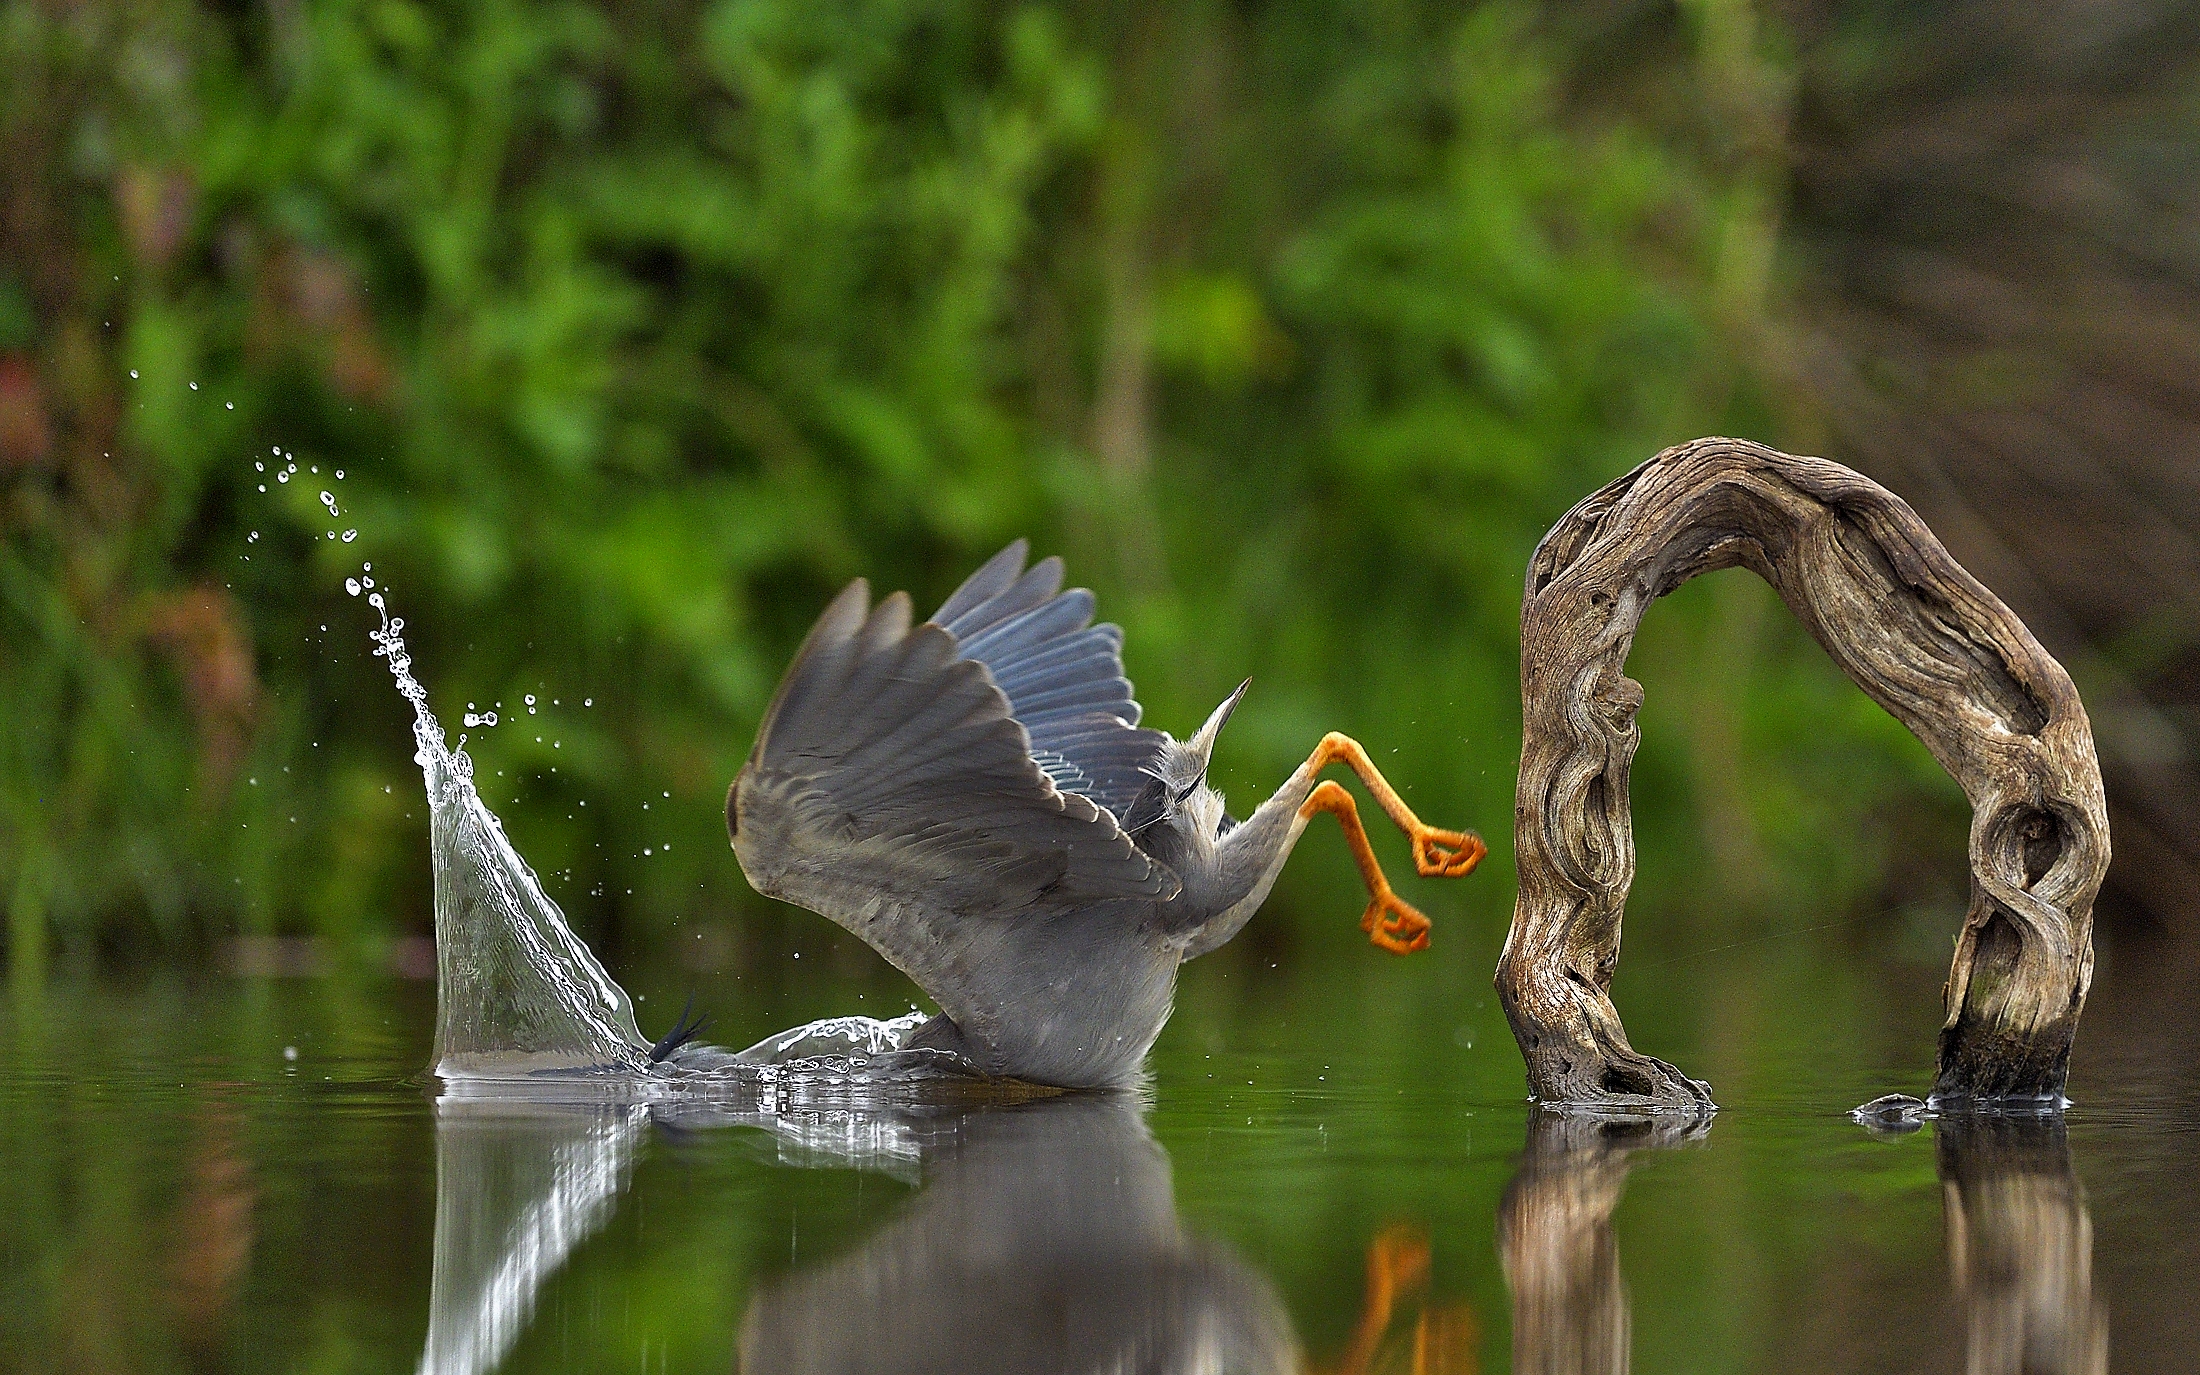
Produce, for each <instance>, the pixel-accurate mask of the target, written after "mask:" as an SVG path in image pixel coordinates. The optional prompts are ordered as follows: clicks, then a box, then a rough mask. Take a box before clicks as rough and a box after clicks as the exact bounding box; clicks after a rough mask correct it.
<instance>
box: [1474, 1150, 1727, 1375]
mask: <svg viewBox="0 0 2200 1375" xmlns="http://www.w3.org/2000/svg"><path fill="white" fill-rule="evenodd" d="M1710 1129H1711V1120H1710V1119H1709V1118H1680V1117H1651V1118H1640V1119H1634V1120H1623V1119H1613V1118H1599V1117H1583V1116H1573V1115H1569V1114H1564V1113H1556V1112H1551V1111H1548V1110H1546V1109H1542V1108H1537V1109H1534V1110H1533V1113H1532V1115H1531V1116H1530V1117H1529V1119H1528V1142H1527V1146H1526V1149H1525V1150H1524V1152H1523V1154H1522V1156H1521V1160H1520V1169H1519V1171H1518V1172H1517V1173H1516V1174H1514V1175H1513V1179H1512V1183H1511V1184H1509V1185H1507V1186H1506V1189H1505V1197H1504V1200H1503V1201H1502V1202H1500V1203H1499V1204H1498V1209H1497V1249H1498V1252H1499V1254H1500V1255H1501V1256H1502V1258H1503V1260H1504V1264H1505V1282H1506V1284H1507V1285H1508V1286H1509V1287H1510V1288H1511V1289H1512V1301H1513V1366H1512V1368H1513V1370H1514V1371H1515V1372H1516V1375H1523V1373H1524V1372H1531V1371H1549V1372H1553V1375H1560V1373H1561V1372H1563V1375H1588V1373H1589V1372H1597V1375H1604V1373H1605V1372H1621V1371H1625V1370H1626V1369H1627V1368H1628V1361H1629V1359H1630V1333H1631V1330H1632V1328H1631V1320H1630V1316H1629V1312H1628V1307H1627V1281H1626V1279H1625V1278H1623V1277H1622V1276H1621V1274H1620V1268H1619V1242H1618V1239H1617V1238H1615V1237H1614V1236H1613V1234H1612V1210H1613V1209H1615V1208H1617V1207H1618V1206H1619V1199H1620V1194H1621V1193H1623V1192H1624V1191H1625V1190H1626V1187H1627V1175H1628V1172H1629V1171H1630V1170H1632V1169H1633V1168H1634V1154H1635V1152H1636V1151H1637V1150H1639V1149H1643V1148H1645V1147H1653V1148H1654V1147H1665V1146H1675V1145H1680V1144H1682V1143H1684V1142H1689V1141H1695V1140H1699V1139H1701V1138H1702V1137H1703V1136H1704V1134H1705V1133H1706V1132H1708V1131H1709V1130H1710Z"/></svg>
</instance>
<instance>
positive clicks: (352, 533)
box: [344, 530, 359, 544]
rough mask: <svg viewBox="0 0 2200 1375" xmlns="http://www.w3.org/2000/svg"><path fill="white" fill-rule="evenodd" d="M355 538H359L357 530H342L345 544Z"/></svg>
mask: <svg viewBox="0 0 2200 1375" xmlns="http://www.w3.org/2000/svg"><path fill="white" fill-rule="evenodd" d="M357 538H359V532H358V531H357V530H346V531H345V532H344V543H346V544H349V543H351V542H352V541H353V540H355V539H357Z"/></svg>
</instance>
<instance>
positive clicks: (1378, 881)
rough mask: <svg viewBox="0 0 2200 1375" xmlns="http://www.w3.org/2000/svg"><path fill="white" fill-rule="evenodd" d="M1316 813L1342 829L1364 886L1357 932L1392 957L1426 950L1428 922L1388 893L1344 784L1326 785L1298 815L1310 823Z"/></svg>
mask: <svg viewBox="0 0 2200 1375" xmlns="http://www.w3.org/2000/svg"><path fill="white" fill-rule="evenodd" d="M1316 812H1330V813H1332V814H1334V815H1335V816H1336V818H1337V824H1338V825H1340V826H1342V827H1344V839H1345V844H1347V845H1350V846H1351V847H1352V859H1353V862H1354V863H1356V864H1358V865H1359V866H1360V877H1361V878H1362V879H1363V880H1365V881H1366V883H1367V894H1368V904H1367V912H1366V914H1365V915H1363V916H1362V917H1361V918H1360V929H1361V930H1362V931H1365V932H1367V937H1368V939H1369V940H1370V941H1372V942H1373V943H1374V944H1376V945H1379V946H1381V947H1382V948H1383V949H1385V950H1388V951H1389V952H1390V953H1391V954H1393V955H1410V954H1412V953H1413V952H1414V951H1416V950H1425V949H1427V948H1428V928H1429V920H1428V918H1427V917H1424V916H1422V915H1421V914H1420V912H1419V911H1418V910H1416V909H1415V908H1414V906H1413V905H1412V904H1411V903H1409V902H1407V901H1406V900H1405V899H1404V898H1401V897H1399V896H1398V895H1397V894H1396V893H1395V892H1393V891H1391V887H1390V880H1389V879H1387V878H1384V877H1383V866H1382V865H1380V864H1378V863H1376V862H1375V850H1374V847H1373V846H1371V845H1369V844H1368V843H1367V828H1366V827H1364V826H1362V825H1361V824H1360V809H1359V807H1358V805H1357V804H1355V803H1354V802H1353V801H1352V794H1350V793H1348V792H1346V791H1345V790H1344V787H1343V785H1341V784H1339V783H1335V782H1325V783H1323V784H1321V785H1320V786H1318V787H1316V788H1315V789H1314V791H1313V792H1311V793H1308V794H1307V796H1306V801H1304V802H1302V803H1300V804H1299V815H1300V816H1302V817H1305V818H1306V819H1308V820H1312V819H1313V816H1314V814H1315V813H1316Z"/></svg>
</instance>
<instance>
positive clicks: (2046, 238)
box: [1760, 0, 2200, 940]
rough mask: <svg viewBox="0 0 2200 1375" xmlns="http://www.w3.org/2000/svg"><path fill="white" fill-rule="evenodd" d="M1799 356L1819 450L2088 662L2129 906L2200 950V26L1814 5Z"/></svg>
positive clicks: (1799, 19)
mask: <svg viewBox="0 0 2200 1375" xmlns="http://www.w3.org/2000/svg"><path fill="white" fill-rule="evenodd" d="M1783 18H1784V19H1785V20H1786V21H1787V23H1788V25H1789V26H1790V27H1791V29H1792V33H1793V39H1794V42H1795V45H1796V52H1797V55H1798V70H1797V73H1796V88H1795V93H1794V103H1793V113H1792V116H1791V119H1790V123H1789V132H1788V144H1789V147H1788V150H1787V152H1788V159H1789V165H1790V170H1791V175H1792V187H1793V189H1792V197H1791V201H1790V204H1789V208H1788V212H1787V219H1786V226H1787V228H1786V237H1787V243H1786V244H1785V246H1784V248H1783V252H1784V253H1785V255H1786V256H1787V257H1788V258H1789V259H1790V260H1791V265H1792V268H1793V273H1792V275H1793V277H1794V279H1795V281H1796V286H1797V290H1796V292H1795V299H1794V302H1793V309H1792V314H1791V319H1790V321H1789V322H1788V325H1787V327H1786V329H1785V330H1784V335H1783V337H1782V338H1781V339H1780V340H1779V341H1778V342H1777V343H1774V344H1772V345H1770V346H1768V347H1767V348H1766V349H1764V350H1763V351H1762V352H1761V355H1760V356H1761V357H1762V358H1763V359H1765V360H1766V361H1767V362H1769V363H1771V364H1772V365H1773V366H1774V367H1775V368H1777V367H1780V366H1781V365H1782V364H1784V365H1785V367H1786V368H1787V369H1788V371H1789V373H1790V377H1791V379H1792V381H1793V383H1794V384H1795V391H1796V393H1797V395H1798V397H1799V398H1800V399H1801V400H1802V401H1803V403H1804V406H1805V408H1806V409H1807V410H1809V411H1811V412H1813V413H1814V414H1813V415H1812V417H1811V418H1812V421H1813V422H1814V423H1816V424H1819V425H1822V426H1823V427H1824V429H1825V430H1826V431H1827V433H1826V434H1825V436H1824V438H1823V439H1822V440H1821V441H1820V446H1821V447H1820V448H1819V449H1818V451H1819V452H1823V453H1825V454H1826V455H1827V456H1828V457H1832V458H1838V459H1841V460H1843V461H1844V462H1848V463H1850V464H1852V465H1853V466H1855V467H1857V468H1859V469H1862V470H1863V471H1864V472H1866V473H1869V474H1870V475H1871V476H1873V477H1875V478H1877V479H1878V480H1880V481H1881V482H1883V483H1886V484H1887V485H1888V486H1890V487H1892V488H1893V489H1894V490H1896V491H1898V492H1900V493H1902V494H1903V496H1904V497H1906V498H1907V499H1908V500H1909V501H1910V503H1911V504H1912V505H1913V506H1915V507H1916V508H1917V511H1918V514H1920V515H1922V516H1923V517H1924V518H1925V519H1926V521H1927V522H1929V523H1930V524H1931V525H1932V527H1933V529H1934V530H1935V531H1936V532H1937V533H1938V534H1939V535H1940V536H1941V538H1942V539H1943V540H1945V541H1946V543H1947V545H1948V548H1949V549H1950V550H1951V551H1952V552H1953V553H1954V554H1955V555H1956V557H1957V558H1958V559H1960V560H1961V561H1962V562H1963V564H1964V566H1965V567H1967V568H1969V569H1970V570H1971V571H1972V572H1973V573H1975V574H1977V575H1978V577H1979V578H1980V579H1981V580H1982V581H1984V582H1985V583H1986V584H1987V585H1988V586H1990V587H1992V588H1993V589H1994V590H1995V591H1996V592H1997V593H1999V594H2000V595H2001V596H2002V597H2003V598H2004V599H2005V600H2006V601H2007V602H2008V603H2009V605H2010V606H2011V607H2012V608H2013V609H2014V610H2015V611H2016V612H2017V613H2018V615H2020V616H2022V617H2023V618H2024V620H2025V622H2026V624H2027V625H2029V626H2030V627H2031V628H2032V630H2033V631H2034V633H2036V634H2037V635H2038V636H2039V637H2040V640H2041V642H2042V643H2044V644H2045V645H2046V646H2047V647H2048V649H2049V650H2050V651H2052V652H2053V653H2054V654H2055V655H2056V656H2057V657H2058V658H2059V659H2061V660H2062V662H2063V663H2064V664H2065V665H2066V666H2068V667H2069V669H2070V671H2071V674H2072V676H2073V677H2074V678H2075V679H2076V680H2077V683H2078V686H2079V689H2080V691H2081V692H2083V693H2084V695H2085V702H2086V707H2087V709H2088V711H2089V712H2090V713H2091V715H2092V718H2093V727H2094V733H2095V736H2096V738H2097V740H2098V742H2099V745H2100V753H2101V765H2102V771H2103V773H2104V774H2105V775H2106V778H2107V783H2108V804H2109V816H2110V823H2111V829H2112V830H2113V832H2114V834H2115V844H2116V863H2115V865H2114V867H2113V868H2112V869H2111V870H2110V871H2109V876H2108V882H2109V885H2110V887H2111V888H2120V889H2121V890H2123V892H2124V894H2125V895H2126V897H2127V898H2128V899H2129V902H2128V904H2127V905H2126V906H2124V907H2121V908H2113V907H2112V908H2110V909H2109V910H2108V911H2107V912H2106V913H2104V915H2105V916H2106V917H2107V918H2108V921H2107V922H2106V923H2104V925H2107V926H2113V925H2114V924H2115V921H2116V918H2117V917H2124V918H2137V919H2138V920H2139V921H2140V922H2141V923H2149V922H2150V923H2151V924H2153V925H2155V926H2157V927H2159V928H2162V929H2166V930H2171V931H2176V932H2178V933H2180V935H2181V936H2182V937H2184V938H2185V939H2187V940H2192V939H2196V938H2200V236H2196V235H2194V234H2193V233H2192V228H2191V227H2192V225H2193V223H2194V222H2195V219H2196V217H2200V157H2195V155H2194V153H2193V149H2194V148H2195V147H2196V146H2200V102H2196V100H2195V95H2196V93H2200V11H2196V10H2195V9H2194V8H2193V7H2192V6H2191V5H2187V4H2175V3H2170V2H2169V0H2106V2H2105V3H2076V0H2039V2H2037V3H2017V2H2016V0H1965V2H1964V3H1958V4H1946V5H1903V4H1890V3H1880V2H1877V0H1807V3H1801V4H1796V5H1793V6H1790V7H1787V8H1786V9H1785V11H1784V13H1783Z"/></svg>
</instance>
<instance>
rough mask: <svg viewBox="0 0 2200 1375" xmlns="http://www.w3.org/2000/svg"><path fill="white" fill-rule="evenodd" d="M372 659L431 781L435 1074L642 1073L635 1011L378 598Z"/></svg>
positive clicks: (645, 1053)
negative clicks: (511, 828) (409, 715)
mask: <svg viewBox="0 0 2200 1375" xmlns="http://www.w3.org/2000/svg"><path fill="white" fill-rule="evenodd" d="M367 600H368V602H369V603H370V604H371V605H372V606H373V607H374V609H375V612H376V613H377V614H378V615H379V616H380V617H381V618H382V625H381V628H380V629H378V630H376V631H374V632H372V634H373V638H374V642H375V651H374V652H375V653H376V654H378V655H380V656H381V657H382V658H383V659H384V660H386V661H387V662H388V664H389V670H390V675H391V676H392V677H393V678H395V679H396V680H397V690H398V692H399V693H401V694H403V696H404V698H405V700H406V701H408V702H410V703H412V708H413V743H414V746H415V748H414V752H413V761H414V762H415V763H417V764H419V765H420V771H421V773H422V774H423V775H424V776H425V777H426V779H427V785H428V816H429V830H430V840H431V843H432V845H433V847H434V864H435V961H436V999H435V1002H436V1021H435V1052H434V1058H433V1062H432V1063H433V1068H434V1071H435V1073H436V1074H437V1075H438V1076H440V1077H441V1078H444V1079H502V1078H513V1077H521V1076H528V1075H535V1074H541V1073H543V1072H545V1071H552V1072H555V1071H565V1072H577V1071H591V1070H593V1071H609V1072H614V1073H627V1074H636V1073H642V1072H646V1071H647V1070H648V1069H649V1065H650V1061H649V1042H648V1041H646V1040H644V1039H643V1038H642V1034H641V1031H640V1030H639V1029H638V1028H637V1027H636V1026H635V1024H634V1005H633V1003H632V1002H630V1001H629V1000H628V998H627V996H626V991H625V990H624V989H622V988H620V987H619V986H618V984H617V983H615V982H613V981H612V978H611V976H610V975H609V974H607V973H605V972H604V967H603V965H601V964H600V963H598V962H597V960H596V956H595V954H594V953H593V952H592V951H590V950H589V948H588V946H587V945H586V944H585V943H583V942H582V941H581V939H580V937H578V936H576V935H574V934H573V928H572V927H570V926H568V925H567V924H566V921H565V914H564V913H563V912H561V911H559V910H558V905H557V904H556V903H555V902H552V901H551V900H550V897H549V895H548V894H546V893H544V892H543V891H542V884H541V882H540V880H538V879H537V878H536V877H535V873H534V870H532V869H530V868H528V867H527V861H526V860H524V859H521V858H520V855H519V851H517V850H515V849H513V848H512V843H511V841H509V840H508V839H506V838H505V835H504V826H503V823H501V822H499V821H498V820H497V818H496V814H495V813H494V812H492V811H490V810H489V808H488V806H487V804H485V803H484V802H483V801H482V800H481V794H480V793H479V792H477V791H476V790H475V788H474V763H473V760H472V759H471V758H469V757H468V756H467V754H466V751H465V750H464V749H463V748H457V749H454V748H452V747H451V745H450V744H449V742H448V741H446V740H445V739H444V736H443V728H442V726H441V725H439V724H437V722H436V719H435V714H434V713H433V712H431V711H429V710H428V692H427V689H426V688H424V687H422V686H421V685H420V682H419V680H418V679H416V678H415V677H413V674H412V658H411V656H410V655H409V654H408V653H407V652H406V650H405V639H404V634H403V631H404V628H405V621H404V618H403V617H401V616H398V617H393V616H391V615H390V613H389V608H388V606H387V605H386V604H385V602H384V601H383V598H382V594H381V593H380V592H376V593H375V594H373V595H372V596H371V597H369V598H368V599H367Z"/></svg>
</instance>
